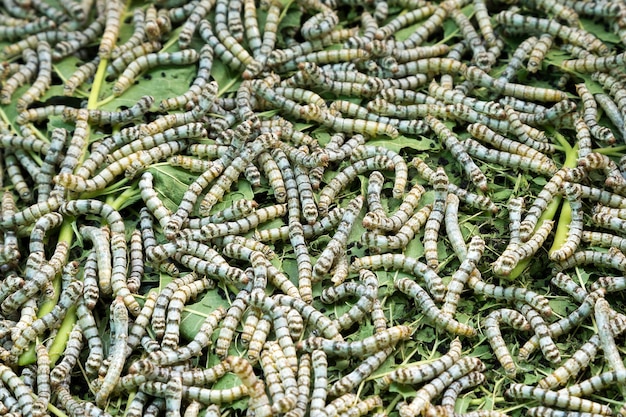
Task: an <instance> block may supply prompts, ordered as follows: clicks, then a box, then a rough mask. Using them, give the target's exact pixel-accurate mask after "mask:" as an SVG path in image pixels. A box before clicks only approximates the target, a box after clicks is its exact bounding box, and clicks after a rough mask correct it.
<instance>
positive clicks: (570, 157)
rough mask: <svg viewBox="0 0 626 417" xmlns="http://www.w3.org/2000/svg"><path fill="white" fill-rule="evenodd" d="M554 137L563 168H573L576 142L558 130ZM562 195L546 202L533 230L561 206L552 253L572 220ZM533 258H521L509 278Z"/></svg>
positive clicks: (549, 218) (519, 273) (515, 276)
mask: <svg viewBox="0 0 626 417" xmlns="http://www.w3.org/2000/svg"><path fill="white" fill-rule="evenodd" d="M554 137H555V139H556V140H557V141H558V142H559V144H560V145H561V147H562V148H563V150H564V151H565V161H564V162H563V168H575V167H576V165H577V161H578V144H576V145H575V146H573V147H572V146H571V145H570V144H569V143H568V142H567V139H565V137H563V135H562V134H560V133H559V132H554ZM562 200H563V197H561V196H560V195H557V196H555V197H554V199H553V200H552V201H551V202H550V204H548V207H546V210H545V211H544V212H543V214H542V215H541V217H539V220H538V221H537V226H535V230H537V228H539V227H540V226H541V224H542V223H543V221H544V220H552V219H554V217H555V216H556V214H557V213H558V212H559V207H561V211H560V214H559V223H558V225H557V228H556V232H555V236H554V242H553V243H552V247H551V248H550V250H549V253H552V252H553V251H554V250H556V249H558V248H560V247H561V245H563V242H564V241H565V239H566V238H567V232H568V230H569V225H570V223H571V220H572V210H571V207H570V205H569V202H568V201H567V200H565V201H563V204H562V205H561V202H562ZM532 259H533V258H532V257H530V258H527V259H523V260H521V261H520V262H519V263H518V264H517V266H516V267H515V268H513V270H512V271H511V274H510V275H509V276H508V279H509V280H513V279H515V278H517V277H519V276H520V275H521V274H522V272H524V270H525V269H526V267H527V266H528V264H529V263H530V261H531V260H532Z"/></svg>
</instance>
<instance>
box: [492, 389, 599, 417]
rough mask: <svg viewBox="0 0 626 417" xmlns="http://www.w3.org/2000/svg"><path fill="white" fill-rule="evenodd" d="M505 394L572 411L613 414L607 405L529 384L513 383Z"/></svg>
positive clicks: (512, 397) (508, 396)
mask: <svg viewBox="0 0 626 417" xmlns="http://www.w3.org/2000/svg"><path fill="white" fill-rule="evenodd" d="M504 395H505V396H506V397H507V398H511V399H536V400H538V401H539V402H540V403H542V404H543V405H546V406H552V405H556V406H557V407H560V408H565V409H567V410H572V411H582V412H588V413H596V414H604V415H611V410H610V408H609V407H608V406H606V405H602V404H599V403H596V402H593V401H590V400H586V399H581V398H578V397H574V396H571V395H569V394H566V393H564V392H558V393H557V392H554V391H549V390H546V389H543V388H539V387H532V386H529V385H523V384H511V385H510V386H509V388H507V390H506V391H505V392H504Z"/></svg>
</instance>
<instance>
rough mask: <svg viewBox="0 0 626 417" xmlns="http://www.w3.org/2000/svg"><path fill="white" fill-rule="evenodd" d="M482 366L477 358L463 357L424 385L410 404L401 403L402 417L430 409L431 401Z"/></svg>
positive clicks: (481, 368) (482, 367)
mask: <svg viewBox="0 0 626 417" xmlns="http://www.w3.org/2000/svg"><path fill="white" fill-rule="evenodd" d="M483 369H484V365H483V363H482V362H481V361H480V359H478V358H473V357H469V356H466V357H463V358H461V359H459V361H458V362H457V363H456V364H454V365H452V366H451V367H450V368H448V369H447V370H445V371H444V372H443V373H442V374H441V375H439V376H438V377H436V378H435V379H433V380H432V381H431V382H429V383H428V384H426V385H424V386H423V387H422V388H420V389H419V390H418V391H417V392H416V396H415V398H414V399H413V401H411V403H410V404H406V403H403V404H401V405H400V406H399V410H398V411H399V412H400V415H401V416H402V417H410V416H417V415H419V414H420V413H421V412H422V411H424V410H426V409H428V408H431V407H432V405H431V400H432V399H433V398H434V397H435V396H436V395H438V394H440V393H441V392H442V391H443V390H444V389H445V388H446V387H447V386H449V385H450V384H451V383H452V382H453V381H454V380H456V379H459V378H461V377H462V376H465V375H467V374H468V373H469V372H471V371H473V370H479V371H480V370H483Z"/></svg>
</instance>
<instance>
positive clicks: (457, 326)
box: [394, 278, 476, 336]
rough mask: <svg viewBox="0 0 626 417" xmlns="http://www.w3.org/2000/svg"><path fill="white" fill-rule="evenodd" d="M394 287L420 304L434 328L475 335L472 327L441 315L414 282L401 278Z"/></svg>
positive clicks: (425, 293) (426, 294) (448, 316)
mask: <svg viewBox="0 0 626 417" xmlns="http://www.w3.org/2000/svg"><path fill="white" fill-rule="evenodd" d="M394 285H395V287H396V288H397V289H398V290H400V291H401V292H403V293H405V294H407V295H409V296H411V297H413V298H415V300H416V301H417V302H418V303H419V304H420V308H421V309H422V311H423V313H424V315H425V316H426V317H428V319H429V320H430V321H432V322H433V324H435V326H438V327H442V328H443V329H445V330H447V331H449V332H451V333H454V334H459V335H465V336H473V335H475V334H476V330H475V329H474V328H473V327H471V326H469V325H466V324H463V323H460V322H458V321H457V320H455V319H453V318H452V316H450V315H448V314H442V312H441V310H440V309H439V308H438V307H437V306H436V305H435V303H434V301H433V300H432V298H431V297H430V296H429V295H428V293H427V292H426V291H425V290H424V289H423V288H422V287H420V286H419V284H417V283H416V282H415V281H411V280H410V279H407V278H401V279H399V280H398V281H396V282H395V284H394Z"/></svg>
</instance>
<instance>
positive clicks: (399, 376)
mask: <svg viewBox="0 0 626 417" xmlns="http://www.w3.org/2000/svg"><path fill="white" fill-rule="evenodd" d="M461 348H462V345H461V341H460V340H459V339H458V338H455V339H454V340H453V341H452V342H451V343H450V349H449V350H448V352H447V353H446V354H445V355H443V356H441V357H440V358H438V359H436V360H434V361H432V362H426V363H423V364H415V365H410V366H407V367H404V368H397V369H395V370H393V371H392V372H391V373H389V374H387V375H385V376H384V377H383V378H382V381H381V383H382V384H383V385H389V384H391V383H392V382H397V383H400V384H419V383H420V382H424V381H428V380H431V379H433V378H434V377H435V376H437V375H440V374H441V373H442V372H444V371H445V370H446V369H448V368H450V367H451V366H452V365H453V364H455V363H456V362H458V361H459V359H460V358H461Z"/></svg>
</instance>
